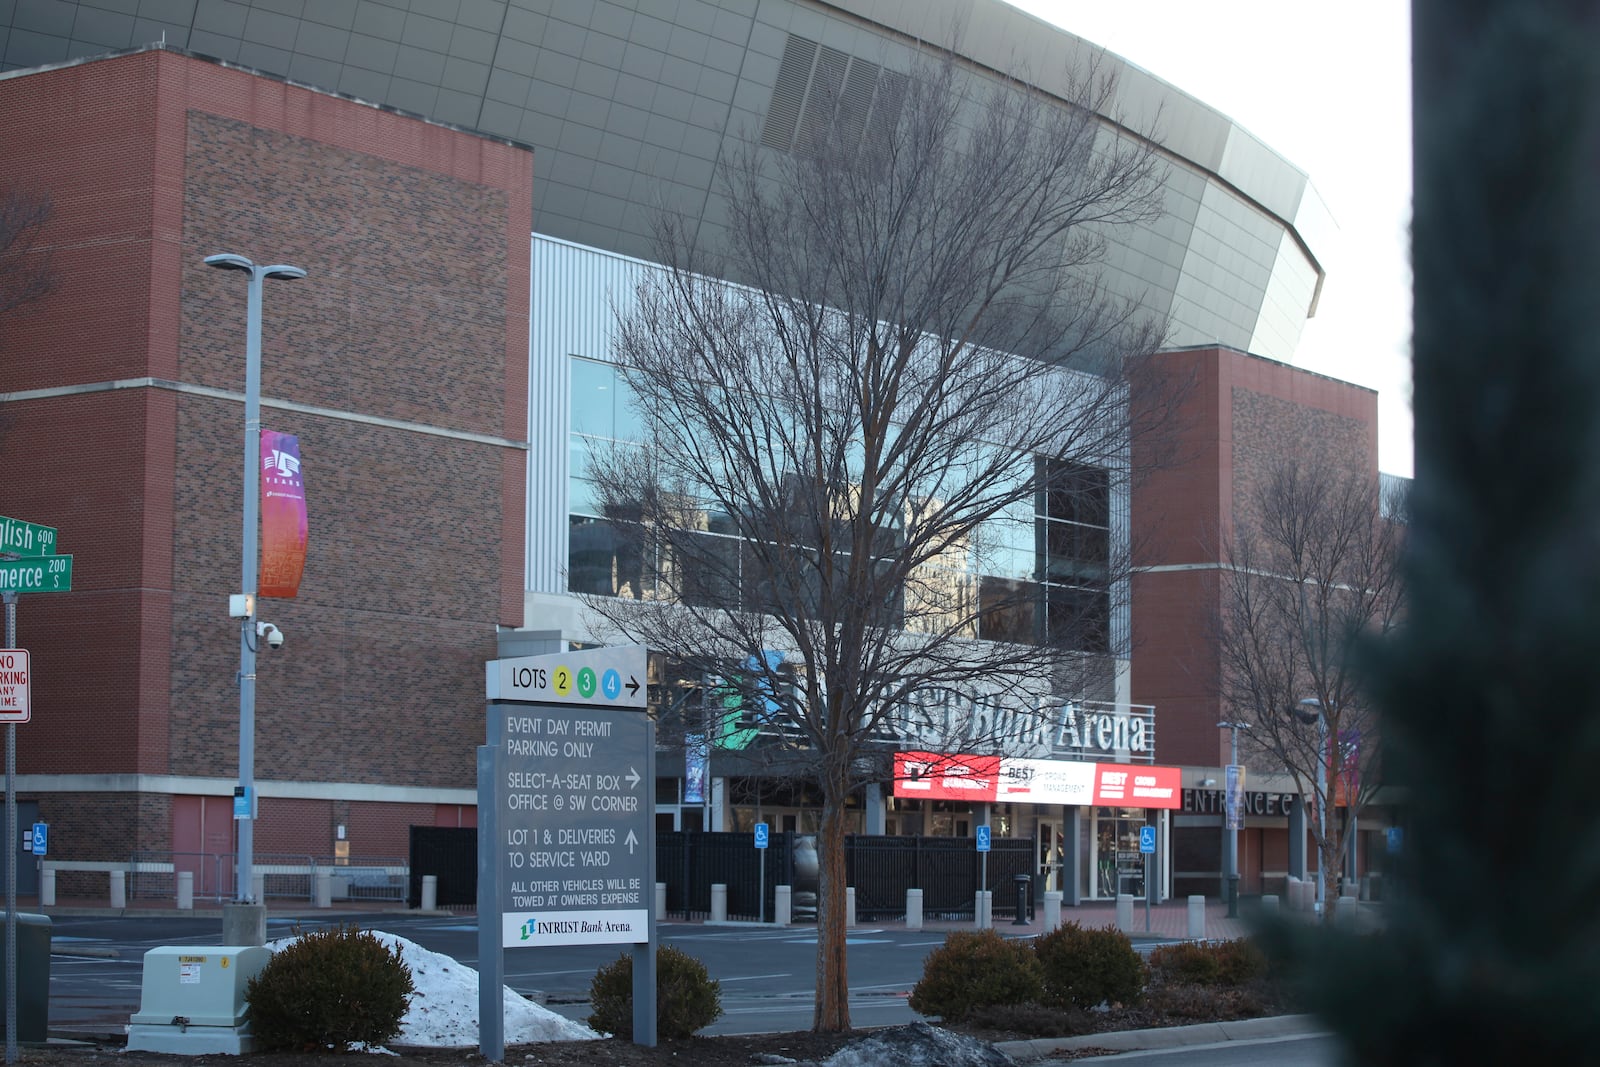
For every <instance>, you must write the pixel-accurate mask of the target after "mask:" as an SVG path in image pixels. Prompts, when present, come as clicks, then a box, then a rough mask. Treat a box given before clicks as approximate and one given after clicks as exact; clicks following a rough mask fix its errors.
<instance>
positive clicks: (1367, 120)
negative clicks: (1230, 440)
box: [1009, 0, 1412, 476]
mask: <svg viewBox="0 0 1600 1067" xmlns="http://www.w3.org/2000/svg"><path fill="white" fill-rule="evenodd" d="M1009 2H1010V3H1012V4H1013V5H1015V6H1016V7H1020V8H1022V9H1023V10H1025V11H1028V12H1030V13H1032V14H1033V15H1036V16H1038V17H1039V18H1042V19H1044V20H1045V21H1047V22H1051V23H1054V24H1055V25H1057V26H1060V27H1061V28H1063V29H1065V30H1068V31H1069V32H1071V33H1074V34H1076V35H1077V36H1079V37H1082V38H1085V39H1087V40H1089V41H1093V42H1094V43H1095V44H1099V45H1103V46H1105V47H1106V48H1107V49H1109V50H1110V51H1111V52H1114V53H1116V54H1117V55H1120V56H1122V57H1123V58H1125V59H1128V60H1130V61H1132V62H1133V63H1136V64H1138V65H1139V66H1141V67H1143V68H1144V69H1146V70H1148V71H1150V72H1151V73H1152V74H1154V75H1156V76H1157V77H1159V78H1161V79H1162V80H1163V81H1166V82H1168V83H1170V84H1172V85H1175V86H1177V87H1178V88H1180V89H1182V90H1183V91H1185V92H1187V93H1189V94H1190V95H1192V96H1195V97H1197V98H1198V99H1200V100H1201V101H1202V102H1204V103H1206V104H1209V105H1211V106H1212V107H1214V108H1216V109H1217V110H1219V111H1221V112H1222V113H1223V114H1225V115H1227V116H1228V117H1229V118H1232V119H1233V120H1234V121H1235V122H1237V123H1239V124H1240V125H1241V126H1243V127H1245V128H1246V129H1248V130H1249V131H1251V132H1252V133H1254V134H1256V135H1257V136H1258V137H1260V138H1261V139H1262V140H1264V141H1265V142H1266V143H1267V144H1268V145H1269V146H1271V147H1272V148H1273V149H1274V150H1275V151H1277V152H1278V153H1279V154H1280V155H1282V156H1284V157H1285V158H1287V159H1288V160H1289V161H1290V162H1291V163H1293V164H1294V165H1295V166H1297V167H1299V168H1300V169H1301V170H1303V171H1305V172H1306V173H1307V174H1308V175H1310V177H1311V183H1312V184H1313V185H1315V186H1316V187H1317V190H1318V192H1320V193H1321V194H1322V198H1323V200H1324V201H1325V202H1326V203H1327V205H1328V209H1329V211H1331V212H1332V214H1333V217H1334V220H1335V221H1336V222H1337V223H1338V225H1339V237H1338V246H1337V247H1333V248H1327V249H1322V248H1319V249H1316V251H1317V253H1318V255H1319V257H1320V258H1321V259H1322V261H1323V267H1324V269H1325V270H1326V272H1327V280H1326V281H1325V282H1324V284H1323V289H1322V300H1321V303H1320V304H1319V306H1318V308H1317V314H1316V316H1315V317H1314V318H1312V319H1310V320H1308V321H1307V322H1306V326H1305V332H1304V333H1303V334H1302V335H1301V339H1300V346H1299V348H1298V349H1297V351H1296V354H1295V360H1294V362H1295V363H1296V364H1297V365H1298V366H1302V367H1305V368H1307V369H1309V370H1314V371H1317V372H1319V373H1322V374H1327V375H1329V376H1331V377H1334V378H1341V379H1343V380H1345V381H1349V382H1356V383H1358V384H1360V385H1365V386H1370V387H1371V388H1374V389H1376V390H1378V451H1379V457H1378V461H1379V466H1380V468H1381V469H1382V470H1384V471H1385V472H1387V473H1390V474H1401V475H1406V476H1409V475H1410V474H1411V472H1412V466H1411V464H1412V454H1411V385H1410V381H1411V368H1410V340H1411V269H1410V265H1409V263H1408V262H1407V252H1406V228H1407V226H1408V225H1409V223H1410V217H1411V27H1410V9H1411V5H1410V4H1409V3H1407V2H1406V0H1344V2H1343V3H1339V4H1329V3H1305V2H1296V0H1009Z"/></svg>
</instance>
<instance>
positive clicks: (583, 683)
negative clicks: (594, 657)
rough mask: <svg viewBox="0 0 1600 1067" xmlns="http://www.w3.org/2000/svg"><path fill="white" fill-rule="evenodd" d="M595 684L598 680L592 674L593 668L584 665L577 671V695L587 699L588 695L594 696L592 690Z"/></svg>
mask: <svg viewBox="0 0 1600 1067" xmlns="http://www.w3.org/2000/svg"><path fill="white" fill-rule="evenodd" d="M597 684H598V680H597V679H596V678H595V676H594V670H593V668H590V667H585V668H583V669H582V670H580V671H579V672H578V695H579V696H581V697H583V699H585V700H588V699H589V698H590V697H592V696H594V690H595V686H596V685H597Z"/></svg>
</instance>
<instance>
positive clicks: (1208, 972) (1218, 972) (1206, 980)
mask: <svg viewBox="0 0 1600 1067" xmlns="http://www.w3.org/2000/svg"><path fill="white" fill-rule="evenodd" d="M1150 970H1151V972H1153V973H1154V974H1156V975H1159V976H1160V978H1161V980H1162V981H1163V982H1164V983H1166V984H1168V985H1198V986H1214V985H1217V984H1218V983H1219V982H1220V980H1221V976H1222V959H1221V957H1219V956H1218V955H1217V953H1216V952H1214V951H1212V949H1211V946H1210V945H1203V944H1200V943H1198V942H1195V941H1180V942H1179V943H1177V944H1175V945H1162V946H1161V947H1159V948H1156V949H1153V950H1152V951H1151V953H1150Z"/></svg>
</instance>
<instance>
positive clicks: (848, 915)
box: [844, 885, 856, 929]
mask: <svg viewBox="0 0 1600 1067" xmlns="http://www.w3.org/2000/svg"><path fill="white" fill-rule="evenodd" d="M855 924H856V887H855V886H853V885H847V886H845V887H844V925H845V928H846V929H851V928H853V927H854V926H855Z"/></svg>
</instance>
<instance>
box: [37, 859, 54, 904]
mask: <svg viewBox="0 0 1600 1067" xmlns="http://www.w3.org/2000/svg"><path fill="white" fill-rule="evenodd" d="M55 906H56V869H55V868H54V867H41V868H40V869H39V907H41V908H53V907H55Z"/></svg>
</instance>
